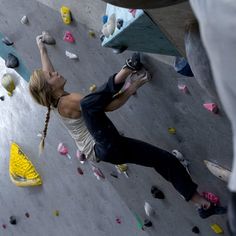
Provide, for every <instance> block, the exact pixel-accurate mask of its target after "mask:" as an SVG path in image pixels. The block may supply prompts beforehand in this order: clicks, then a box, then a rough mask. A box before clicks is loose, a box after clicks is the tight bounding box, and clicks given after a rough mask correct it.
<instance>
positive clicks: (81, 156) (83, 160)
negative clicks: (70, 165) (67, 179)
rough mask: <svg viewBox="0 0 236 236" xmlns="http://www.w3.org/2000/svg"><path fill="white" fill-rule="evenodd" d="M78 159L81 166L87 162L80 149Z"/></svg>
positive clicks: (77, 154)
mask: <svg viewBox="0 0 236 236" xmlns="http://www.w3.org/2000/svg"><path fill="white" fill-rule="evenodd" d="M76 157H77V159H78V160H79V161H80V163H81V164H84V162H85V161H86V160H87V159H86V156H85V155H84V153H81V152H80V150H79V149H78V150H77V151H76Z"/></svg>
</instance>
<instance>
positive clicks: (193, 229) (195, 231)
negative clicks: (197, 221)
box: [192, 226, 200, 234]
mask: <svg viewBox="0 0 236 236" xmlns="http://www.w3.org/2000/svg"><path fill="white" fill-rule="evenodd" d="M192 232H193V233H195V234H199V233H200V230H199V228H198V227H197V226H194V227H193V228H192Z"/></svg>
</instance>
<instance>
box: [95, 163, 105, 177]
mask: <svg viewBox="0 0 236 236" xmlns="http://www.w3.org/2000/svg"><path fill="white" fill-rule="evenodd" d="M92 170H93V174H94V175H95V176H96V178H97V179H98V180H100V179H105V176H104V174H103V173H102V171H101V170H100V169H99V168H97V167H95V166H92Z"/></svg>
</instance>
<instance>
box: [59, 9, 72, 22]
mask: <svg viewBox="0 0 236 236" xmlns="http://www.w3.org/2000/svg"><path fill="white" fill-rule="evenodd" d="M60 12H61V18H62V20H63V22H64V23H65V24H66V25H69V24H70V23H71V20H72V18H71V11H70V8H68V7H66V6H62V7H61V9H60Z"/></svg>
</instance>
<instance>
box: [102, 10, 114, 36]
mask: <svg viewBox="0 0 236 236" xmlns="http://www.w3.org/2000/svg"><path fill="white" fill-rule="evenodd" d="M115 29H116V15H115V13H113V14H112V15H111V16H110V17H109V20H108V22H107V23H106V24H104V25H103V27H102V33H103V34H104V35H105V36H106V37H109V36H110V35H112V34H113V33H114V31H115Z"/></svg>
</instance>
